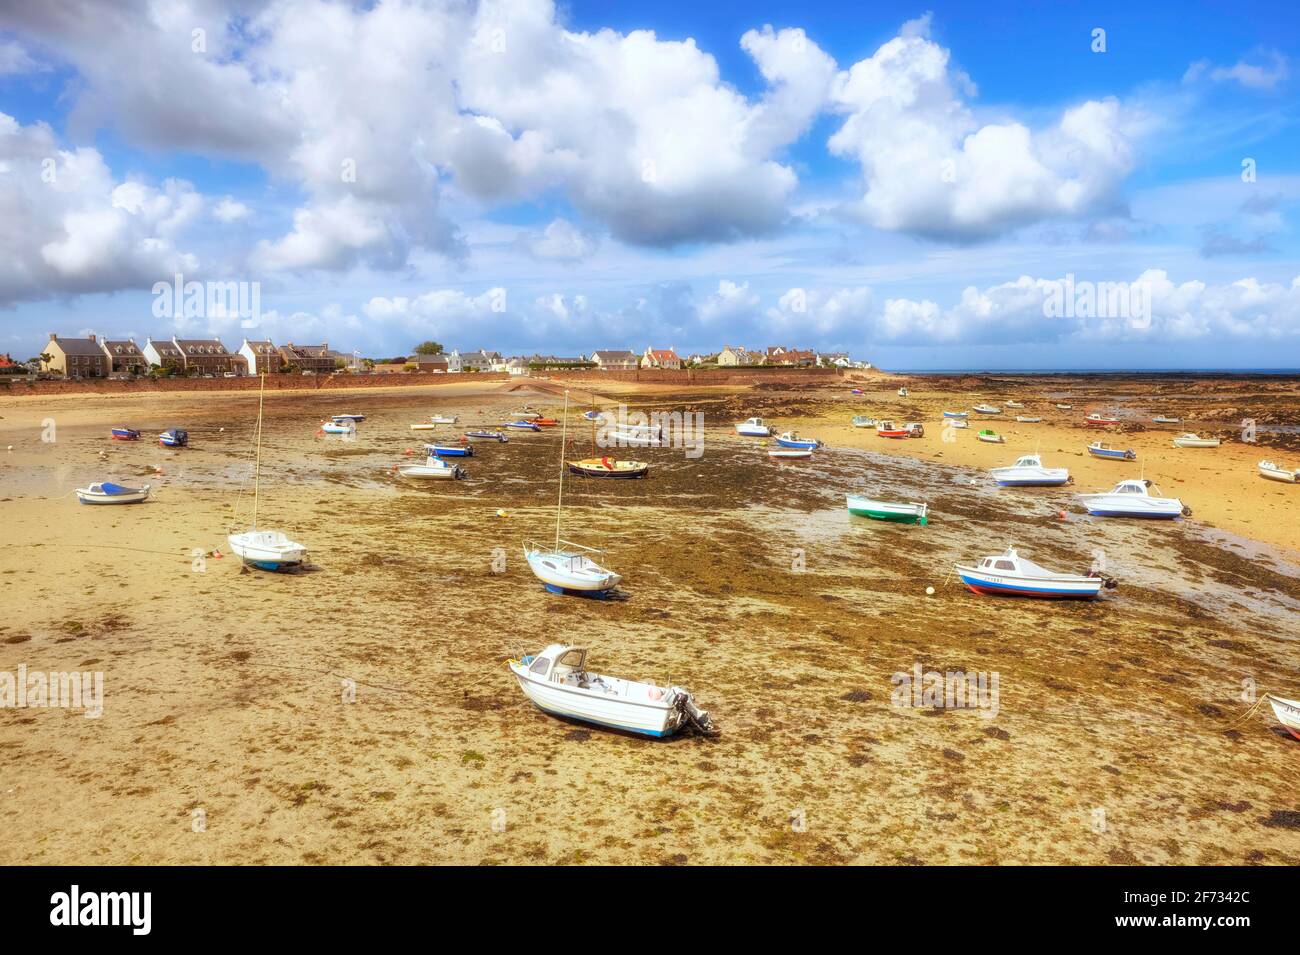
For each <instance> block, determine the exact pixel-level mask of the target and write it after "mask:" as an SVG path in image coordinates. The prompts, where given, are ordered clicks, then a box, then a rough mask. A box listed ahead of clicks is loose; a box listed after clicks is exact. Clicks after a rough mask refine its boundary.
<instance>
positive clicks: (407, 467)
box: [397, 454, 465, 481]
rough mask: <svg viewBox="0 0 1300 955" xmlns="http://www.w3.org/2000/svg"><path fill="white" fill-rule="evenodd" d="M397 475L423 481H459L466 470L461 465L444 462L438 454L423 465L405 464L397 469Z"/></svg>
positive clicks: (432, 455)
mask: <svg viewBox="0 0 1300 955" xmlns="http://www.w3.org/2000/svg"><path fill="white" fill-rule="evenodd" d="M397 473H398V474H400V475H401V476H402V477H406V478H419V479H421V480H425V479H427V480H434V481H439V480H442V481H446V480H457V481H458V480H460V479H461V478H463V477H464V476H465V469H464V468H462V467H461V466H460V465H459V464H452V463H451V462H450V461H444V460H443V459H442V458H440V457H438V456H437V455H436V454H430V455H429V456H428V457H427V458H425V459H424V462H423V463H422V464H403V465H402V466H400V467H399V468H398V469H397Z"/></svg>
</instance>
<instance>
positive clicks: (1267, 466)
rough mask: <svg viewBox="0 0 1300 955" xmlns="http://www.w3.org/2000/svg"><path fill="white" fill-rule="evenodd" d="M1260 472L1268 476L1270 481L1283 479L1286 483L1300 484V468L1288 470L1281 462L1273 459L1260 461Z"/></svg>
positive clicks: (1261, 474) (1262, 475)
mask: <svg viewBox="0 0 1300 955" xmlns="http://www.w3.org/2000/svg"><path fill="white" fill-rule="evenodd" d="M1259 473H1260V476H1261V477H1266V478H1268V479H1269V480H1270V481H1282V482H1284V483H1286V484H1300V468H1296V469H1294V470H1292V471H1288V470H1287V469H1286V468H1284V467H1282V466H1281V465H1279V464H1274V463H1273V462H1272V461H1260V462H1259Z"/></svg>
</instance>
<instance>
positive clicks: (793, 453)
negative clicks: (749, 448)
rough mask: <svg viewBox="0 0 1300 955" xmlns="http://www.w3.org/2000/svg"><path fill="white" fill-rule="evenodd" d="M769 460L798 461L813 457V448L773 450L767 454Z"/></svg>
mask: <svg viewBox="0 0 1300 955" xmlns="http://www.w3.org/2000/svg"><path fill="white" fill-rule="evenodd" d="M767 456H768V457H769V458H776V459H777V460H778V461H798V460H800V459H803V458H811V457H812V456H813V453H812V449H811V448H771V449H770V450H769V451H768V452H767Z"/></svg>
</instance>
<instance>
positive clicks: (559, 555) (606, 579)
mask: <svg viewBox="0 0 1300 955" xmlns="http://www.w3.org/2000/svg"><path fill="white" fill-rule="evenodd" d="M562 420H563V426H562V428H561V431H560V489H559V493H558V495H557V496H556V500H555V543H554V545H552V546H547V545H544V544H539V543H537V542H536V541H524V559H525V560H526V561H528V566H529V568H531V569H532V572H533V573H534V574H535V575H536V576H537V579H538V580H540V581H541V582H542V583H543V585H545V587H546V589H547V590H548V591H550V592H551V593H553V594H565V593H572V594H577V595H579V596H584V597H608V596H609V594H610V592H611V591H612V590H613V589H614V588H615V587H617V586H618V584H619V581H621V580H622V579H623V578H622V577H621V576H620V575H618V574H616V573H614V572H613V571H612V570H609V569H607V568H606V567H605V566H604V563H605V555H604V553H603V552H602V551H599V550H596V549H595V548H592V547H584V546H582V545H581V544H574V543H572V542H571V541H566V540H563V539H561V537H560V528H561V524H562V521H563V513H564V471H565V460H564V451H565V446H566V443H567V441H568V429H569V393H568V392H567V391H566V392H565V393H564V417H563V419H562Z"/></svg>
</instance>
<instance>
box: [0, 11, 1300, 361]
mask: <svg viewBox="0 0 1300 955" xmlns="http://www.w3.org/2000/svg"><path fill="white" fill-rule="evenodd" d="M1298 20H1300V18H1297V17H1295V16H1294V12H1293V10H1291V9H1290V7H1289V6H1288V5H1286V4H1281V3H1243V4H1236V5H1234V6H1233V7H1232V8H1231V9H1230V10H1229V9H1228V8H1226V7H1224V6H1222V5H1218V4H1203V5H1198V4H1188V5H1177V6H1175V5H1167V6H1166V5H1160V6H1158V7H1157V8H1156V9H1154V10H1152V9H1143V8H1140V7H1139V6H1138V5H1135V4H1131V3H1126V4H1099V3H1086V4H1085V3H1060V4H1038V5H1019V4H998V3H991V4H983V5H970V4H934V3H931V4H920V5H907V4H898V3H878V4H872V5H870V6H869V7H868V6H866V5H861V4H847V3H815V2H807V3H801V4H789V3H774V2H749V3H710V4H701V3H698V2H697V3H679V2H660V3H654V4H644V3H628V2H620V3H597V2H570V3H566V4H561V5H559V6H558V7H556V6H554V5H552V4H551V3H549V2H546V0H492V2H484V3H480V4H469V3H462V2H452V3H419V2H377V3H367V4H355V5H354V4H346V3H334V2H327V0H266V2H262V0H231V2H228V3H227V2H221V0H178V2H176V3H173V4H170V5H166V6H162V5H155V6H153V7H151V8H149V10H148V12H147V13H146V12H136V13H125V12H123V11H122V8H120V7H116V6H114V5H105V4H100V3H94V2H91V0H54V2H51V3H48V4H42V5H32V6H31V8H30V9H22V8H20V9H18V10H13V9H9V10H7V11H6V12H5V13H3V14H0V210H3V211H4V213H5V214H4V215H2V216H0V242H2V243H3V246H2V247H0V257H2V258H3V262H2V263H0V351H9V352H12V353H13V354H15V356H17V357H21V358H26V357H28V356H29V355H30V354H33V353H35V352H36V351H37V349H38V348H39V345H40V342H41V341H42V340H44V339H45V337H46V336H47V334H48V333H49V332H51V331H57V332H59V333H61V334H78V333H81V332H87V331H95V332H97V333H99V334H101V335H133V336H135V337H136V338H137V339H138V340H143V338H144V337H146V336H150V335H152V336H154V337H165V336H169V335H171V334H174V333H182V332H183V333H184V334H186V335H195V334H202V333H212V334H217V335H220V336H221V337H222V339H223V340H225V341H226V343H227V344H228V345H232V346H235V345H238V343H239V341H240V340H241V339H242V338H243V337H272V338H275V339H278V340H287V339H293V340H297V341H306V340H309V339H310V340H313V341H320V340H322V339H326V340H328V341H329V342H330V343H331V345H333V346H334V347H338V348H342V349H348V350H351V349H353V348H355V349H358V350H360V351H362V352H363V353H365V354H373V355H388V354H399V353H404V352H407V351H409V350H410V348H411V347H412V346H413V345H414V344H415V343H417V342H419V341H422V340H424V339H427V338H435V339H437V340H439V341H442V342H444V344H446V345H447V346H448V347H460V348H462V349H468V348H477V347H490V348H496V349H498V350H501V351H504V352H512V353H513V352H525V351H527V352H531V351H545V352H552V353H557V354H568V355H571V354H576V353H578V352H589V351H590V350H591V349H593V348H597V347H632V348H636V349H637V350H641V349H644V348H645V347H647V346H649V345H654V346H656V347H664V346H670V345H671V346H673V347H675V348H677V350H678V351H680V352H683V353H688V352H695V351H716V350H717V349H718V348H720V347H722V346H723V345H727V344H741V345H746V346H751V347H753V346H765V345H769V344H776V343H781V344H788V345H798V346H804V347H806V346H813V347H817V348H820V349H823V350H846V351H849V352H850V353H851V354H853V355H854V356H855V357H861V358H866V359H868V360H871V361H873V362H875V363H877V364H878V365H881V366H883V367H890V368H897V369H905V368H980V367H983V368H1017V367H1021V368H1107V367H1112V368H1113V367H1122V368H1133V367H1151V368H1171V367H1188V368H1222V367H1241V368H1249V367H1279V366H1298V365H1300V360H1297V358H1296V356H1298V355H1300V282H1298V281H1297V278H1298V277H1300V255H1297V252H1300V246H1298V244H1297V241H1296V237H1295V234H1294V230H1293V222H1294V220H1295V218H1296V215H1297V211H1298V209H1297V207H1298V206H1300V160H1298V159H1297V157H1300V148H1297V147H1300V132H1298V131H1297V123H1298V122H1300V98H1297V83H1300V77H1297V75H1296V74H1297V64H1296V56H1297V51H1298V50H1300V37H1298V36H1297V31H1298V29H1300V27H1297V21H1298ZM1097 29H1101V30H1104V31H1105V34H1104V44H1105V49H1104V51H1097V50H1094V49H1093V47H1094V46H1096V45H1098V41H1097V40H1096V39H1095V38H1094V30H1097ZM646 31H652V32H646ZM1243 164H1245V166H1243ZM349 170H351V172H350V173H349ZM177 273H180V274H181V275H183V277H184V279H185V280H186V281H194V282H198V283H206V284H203V285H202V287H203V288H204V289H205V290H206V289H208V288H211V287H212V283H223V282H248V283H254V282H255V283H257V285H258V289H259V292H260V310H259V312H258V314H256V315H236V314H229V313H223V312H222V311H221V310H220V309H215V310H214V309H211V308H209V309H206V310H199V311H196V312H195V313H192V314H189V315H183V316H179V317H177V316H173V315H170V314H161V313H159V314H156V311H157V309H156V308H155V306H156V304H157V299H156V296H155V295H154V294H153V291H152V290H153V288H154V284H155V283H156V282H160V281H163V282H171V281H172V280H173V278H174V276H175V275H176V274H177ZM1067 276H1068V277H1070V278H1071V280H1072V281H1073V282H1074V283H1075V284H1076V286H1079V287H1082V286H1084V285H1087V284H1088V283H1125V284H1124V286H1123V289H1124V294H1125V296H1127V298H1126V301H1128V302H1131V303H1132V305H1133V312H1134V314H1128V313H1127V312H1123V311H1122V310H1121V312H1120V313H1117V312H1116V311H1115V308H1114V302H1115V299H1114V298H1113V297H1112V298H1111V299H1110V300H1109V301H1110V305H1109V306H1108V307H1109V311H1107V307H1099V308H1097V309H1095V310H1094V312H1093V313H1088V314H1082V315H1076V316H1073V317H1071V318H1069V319H1062V318H1059V317H1054V316H1051V315H1049V314H1047V310H1046V309H1045V307H1044V302H1045V300H1046V299H1047V298H1048V297H1050V295H1051V294H1052V292H1053V289H1055V288H1058V283H1061V282H1062V281H1063V280H1065V279H1066V278H1067ZM1116 287H1118V286H1116ZM1102 298H1103V299H1105V298H1106V296H1105V295H1104V294H1103V295H1102Z"/></svg>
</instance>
